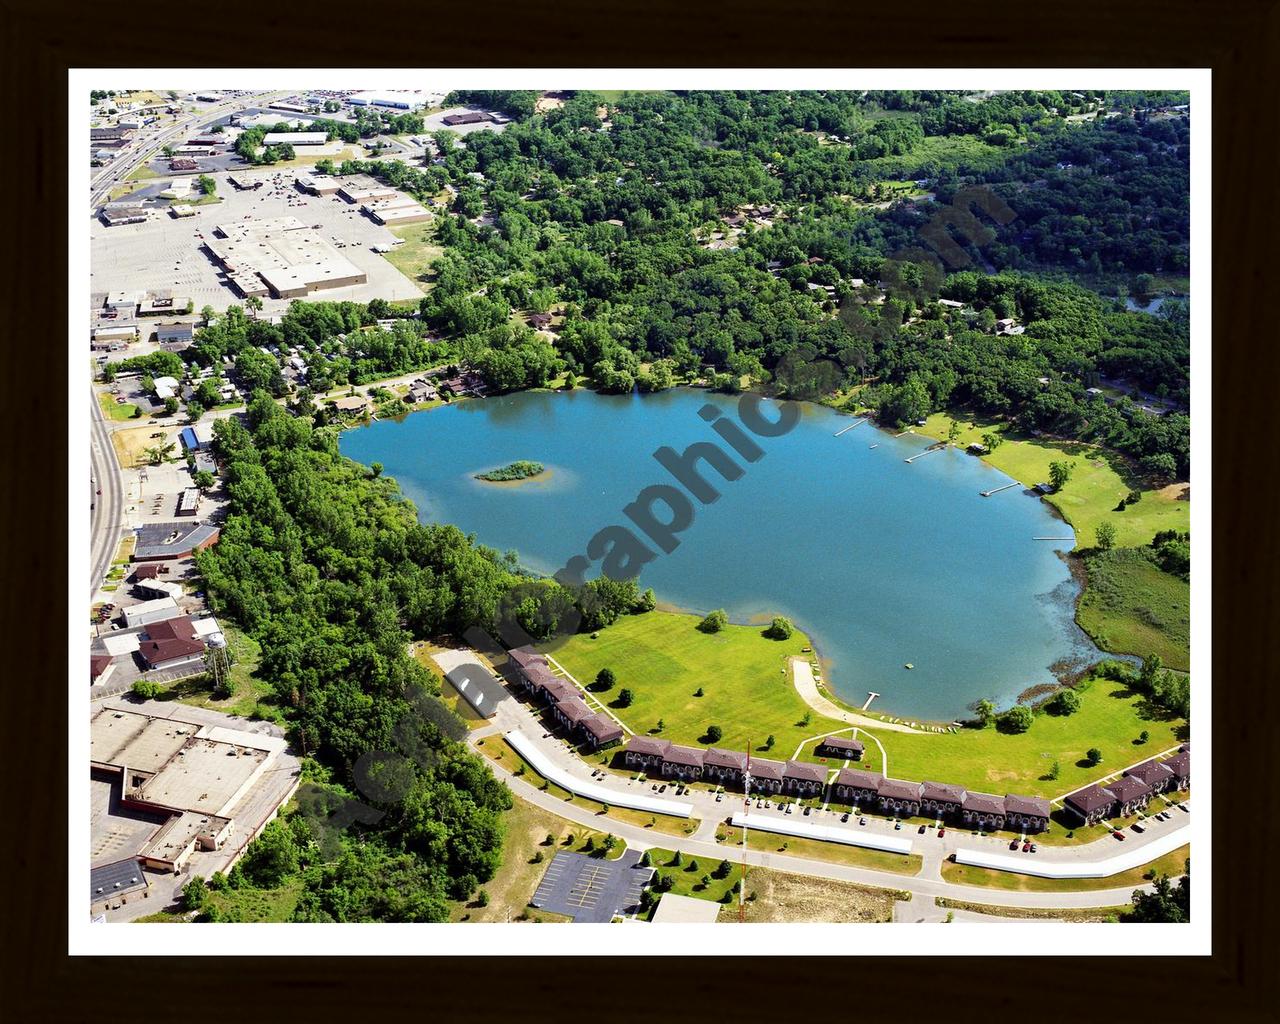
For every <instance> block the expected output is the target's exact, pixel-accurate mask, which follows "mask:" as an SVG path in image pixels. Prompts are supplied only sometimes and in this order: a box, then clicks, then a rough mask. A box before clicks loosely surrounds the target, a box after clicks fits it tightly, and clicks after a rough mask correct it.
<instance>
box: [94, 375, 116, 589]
mask: <svg viewBox="0 0 1280 1024" xmlns="http://www.w3.org/2000/svg"><path fill="white" fill-rule="evenodd" d="M89 405H90V406H91V411H90V413H89V423H90V432H91V437H90V444H89V465H90V472H91V473H92V474H93V486H94V488H95V489H98V488H100V489H101V490H102V493H101V494H99V495H97V496H96V498H95V499H94V503H93V512H92V514H91V515H90V517H89V596H90V597H91V598H92V596H93V594H94V593H95V592H96V591H97V589H98V588H99V587H100V586H102V580H103V578H104V577H105V576H106V575H107V570H108V569H109V568H110V567H111V559H112V557H113V556H114V555H115V552H116V546H117V545H118V544H119V541H120V530H121V527H122V526H123V525H124V524H123V520H124V485H123V482H122V481H121V479H120V470H119V467H118V466H117V464H116V456H115V452H114V451H113V450H112V448H111V434H110V432H109V431H108V430H107V422H106V419H105V418H104V417H103V415H102V408H101V407H100V406H99V405H98V397H97V395H96V394H94V391H93V388H92V387H90V388H89Z"/></svg>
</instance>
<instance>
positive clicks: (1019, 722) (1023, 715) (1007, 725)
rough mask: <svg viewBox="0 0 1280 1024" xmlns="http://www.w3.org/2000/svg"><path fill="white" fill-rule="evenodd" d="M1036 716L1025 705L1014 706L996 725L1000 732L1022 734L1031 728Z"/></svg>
mask: <svg viewBox="0 0 1280 1024" xmlns="http://www.w3.org/2000/svg"><path fill="white" fill-rule="evenodd" d="M1035 720H1036V716H1035V712H1033V711H1032V710H1031V709H1030V708H1029V707H1027V706H1026V705H1025V704H1015V705H1014V706H1013V707H1011V708H1010V709H1009V710H1008V711H1006V712H1005V713H1004V714H1003V715H1001V716H1000V718H999V721H998V725H999V728H1000V731H1001V732H1009V733H1022V732H1026V731H1027V730H1028V729H1030V728H1031V726H1032V724H1033V723H1034V722H1035Z"/></svg>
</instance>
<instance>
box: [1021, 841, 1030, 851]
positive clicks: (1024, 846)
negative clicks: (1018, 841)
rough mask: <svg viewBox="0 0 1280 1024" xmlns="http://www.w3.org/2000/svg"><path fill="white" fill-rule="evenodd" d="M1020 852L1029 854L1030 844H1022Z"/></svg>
mask: <svg viewBox="0 0 1280 1024" xmlns="http://www.w3.org/2000/svg"><path fill="white" fill-rule="evenodd" d="M1022 852H1023V853H1030V852H1031V844H1030V843H1023V844H1022Z"/></svg>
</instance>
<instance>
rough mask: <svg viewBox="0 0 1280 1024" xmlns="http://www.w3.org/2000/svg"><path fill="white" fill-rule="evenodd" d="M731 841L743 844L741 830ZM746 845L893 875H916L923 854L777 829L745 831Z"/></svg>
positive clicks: (922, 860)
mask: <svg viewBox="0 0 1280 1024" xmlns="http://www.w3.org/2000/svg"><path fill="white" fill-rule="evenodd" d="M903 828H904V830H905V829H906V826H905V825H904V826H903ZM732 845H733V846H735V847H741V846H742V833H741V831H738V835H737V837H736V839H735V840H734V842H733V844H732ZM747 846H748V847H749V848H750V849H752V850H761V851H763V852H764V853H786V854H790V855H791V856H792V857H807V858H808V859H809V860H825V861H830V862H831V863H833V864H849V865H851V866H853V867H857V868H869V869H871V870H872V871H892V872H893V873H894V874H896V875H918V874H920V867H921V865H922V864H923V863H924V858H923V857H921V856H920V855H919V854H918V853H888V852H886V851H884V850H868V849H866V848H864V847H861V846H846V845H845V844H844V843H828V842H825V841H824V840H821V839H801V838H799V837H797V836H784V835H779V834H778V833H776V832H763V831H759V830H757V831H755V832H751V833H749V834H748V836H747ZM730 859H732V857H730Z"/></svg>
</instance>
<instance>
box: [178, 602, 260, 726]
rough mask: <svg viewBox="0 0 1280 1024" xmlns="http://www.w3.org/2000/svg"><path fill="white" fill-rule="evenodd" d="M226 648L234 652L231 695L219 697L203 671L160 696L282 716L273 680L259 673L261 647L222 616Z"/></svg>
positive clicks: (217, 708)
mask: <svg viewBox="0 0 1280 1024" xmlns="http://www.w3.org/2000/svg"><path fill="white" fill-rule="evenodd" d="M219 625H221V626H222V632H223V635H224V636H225V637H226V638H227V649H228V650H229V651H230V652H231V658H232V664H231V688H232V693H231V696H230V697H228V698H226V699H225V700H216V699H215V698H214V696H213V684H212V683H211V682H210V681H209V680H208V678H207V677H206V676H204V675H199V676H193V677H191V678H190V679H182V680H179V681H178V682H176V683H174V684H173V685H172V686H170V687H169V688H168V689H166V690H165V691H164V692H163V693H161V695H160V700H176V701H179V702H181V703H183V704H191V705H194V706H195V707H199V708H209V709H210V710H212V711H221V712H222V713H223V714H227V715H239V716H241V717H242V718H250V717H254V716H257V717H261V718H270V719H272V720H273V721H278V720H279V714H280V713H279V710H278V709H277V708H276V707H275V693H274V691H273V690H272V687H271V684H270V683H268V682H267V681H266V680H265V679H262V678H260V677H259V676H258V675H257V671H258V665H259V663H260V662H261V661H262V648H261V647H260V646H259V645H258V642H257V641H256V640H254V639H253V637H251V636H249V635H248V634H247V633H242V632H240V630H239V629H237V628H236V627H235V626H232V625H230V624H229V623H227V622H226V621H225V620H219Z"/></svg>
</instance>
